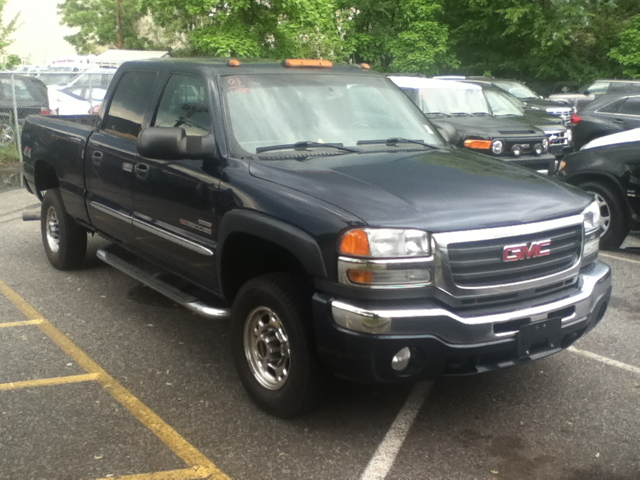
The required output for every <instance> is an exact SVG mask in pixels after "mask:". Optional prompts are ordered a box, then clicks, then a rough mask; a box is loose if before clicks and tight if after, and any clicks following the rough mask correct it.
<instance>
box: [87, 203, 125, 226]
mask: <svg viewBox="0 0 640 480" xmlns="http://www.w3.org/2000/svg"><path fill="white" fill-rule="evenodd" d="M89 205H91V206H92V207H93V208H95V209H96V210H98V211H100V212H102V213H106V214H107V215H111V216H112V217H114V218H117V219H118V220H122V221H123V222H127V223H129V224H130V223H131V221H132V220H133V217H132V216H131V215H128V214H126V213H124V212H121V211H119V210H116V209H114V208H111V207H107V206H106V205H103V204H101V203H98V202H96V201H91V202H89Z"/></svg>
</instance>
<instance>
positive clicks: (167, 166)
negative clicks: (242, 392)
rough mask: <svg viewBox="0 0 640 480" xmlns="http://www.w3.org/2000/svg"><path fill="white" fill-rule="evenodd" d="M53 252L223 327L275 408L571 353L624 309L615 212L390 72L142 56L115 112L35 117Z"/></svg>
mask: <svg viewBox="0 0 640 480" xmlns="http://www.w3.org/2000/svg"><path fill="white" fill-rule="evenodd" d="M23 146H24V151H23V154H24V161H25V163H24V177H25V180H26V186H27V189H28V190H29V191H30V192H32V193H34V194H36V195H37V196H38V197H39V198H40V199H41V200H42V210H41V212H42V215H41V231H42V239H43V244H44V249H45V252H46V255H47V257H48V259H49V261H50V262H51V264H52V265H53V266H54V267H55V268H58V269H72V268H77V267H79V266H80V265H81V264H82V261H83V259H84V256H85V250H86V242H87V232H90V233H97V234H99V235H101V236H102V237H105V238H106V239H108V240H110V241H111V243H110V245H109V246H108V247H106V248H104V249H101V250H100V251H99V252H98V256H99V257H100V258H101V259H102V260H104V261H105V262H106V263H108V264H110V265H112V266H114V267H116V268H118V269H120V270H122V271H123V272H125V273H127V274H128V275H131V276H132V277H134V278H135V279H137V280H139V281H140V282H143V283H145V284H147V285H149V286H150V287H152V288H154V289H156V290H158V291H159V292H161V293H163V294H165V295H167V296H168V297H169V298H171V299H173V300H174V301H176V302H179V303H180V304H182V305H184V306H185V307H186V308H189V309H191V310H193V311H196V312H199V313H200V314H202V315H205V316H207V317H210V318H226V317H230V319H231V321H230V328H231V336H230V344H231V351H232V352H233V356H234V362H235V365H236V369H237V372H238V375H239V377H240V380H241V381H242V383H243V385H244V387H245V388H246V390H247V392H248V393H249V395H250V397H251V398H252V399H253V400H254V401H255V402H256V403H257V404H258V405H259V406H260V407H262V408H263V409H264V410H266V411H267V412H269V413H271V414H273V415H276V416H280V417H290V416H294V415H299V414H301V413H303V412H305V411H308V410H309V409H310V408H312V407H313V406H314V405H315V404H316V403H317V402H318V400H319V399H320V398H321V397H322V394H323V393H324V392H325V391H326V389H325V387H324V385H325V383H324V382H326V381H327V379H328V378H329V377H330V376H329V375H327V373H329V372H332V373H334V374H337V375H341V376H344V377H348V378H351V379H355V380H360V381H374V382H413V381H416V380H418V379H435V378H437V377H439V376H440V375H464V374H471V373H478V372H486V371H489V370H495V369H499V368H503V367H507V366H511V365H516V364H522V363H527V362H531V361H532V360H536V359H539V358H542V357H545V356H547V355H550V354H553V353H556V352H558V351H560V350H562V349H564V348H566V347H568V346H569V345H571V344H572V343H573V342H575V341H576V340H577V339H578V338H580V337H581V336H582V335H584V334H585V333H586V332H588V331H589V330H591V329H592V328H593V327H594V326H595V325H596V324H597V323H598V322H599V321H600V320H601V319H602V317H603V316H604V314H605V311H606V309H607V304H608V302H609V298H610V295H611V280H610V269H609V267H608V266H606V265H605V264H603V263H601V262H600V261H598V260H597V257H598V237H599V234H600V221H599V212H600V210H599V207H598V204H597V203H596V202H595V201H594V198H593V196H592V195H589V194H587V193H585V192H583V191H581V190H579V189H577V188H575V187H571V186H566V185H563V184H561V183H560V182H558V181H557V180H555V179H553V178H547V177H543V176H541V175H538V174H536V173H534V172H532V171H531V170H528V169H525V168H521V167H518V166H514V165H510V164H508V163H505V162H502V161H500V160H497V159H493V158H490V157H488V156H485V155H480V154H477V153H474V152H471V151H468V150H466V149H460V148H456V147H453V146H450V145H448V144H447V143H446V142H445V141H444V140H443V139H442V137H441V136H440V135H439V134H438V132H437V130H436V129H435V128H434V127H433V125H432V124H431V123H430V122H429V120H427V118H426V117H425V116H424V115H423V114H422V112H421V111H420V110H419V109H418V108H417V107H416V106H415V105H414V104H413V103H412V102H411V100H409V98H408V97H407V96H406V95H405V94H404V93H403V92H402V91H401V90H400V89H398V88H397V87H395V86H394V85H393V84H392V83H391V81H390V80H389V79H387V78H386V77H384V76H382V75H379V74H376V73H373V72H371V71H369V69H368V68H367V66H366V65H363V66H359V65H351V66H334V65H333V64H332V63H331V62H327V61H320V60H295V59H294V60H286V61H284V62H282V63H277V64H251V63H241V62H240V61H238V60H235V59H233V60H229V61H228V62H226V61H224V62H223V61H220V62H216V61H210V60H160V61H158V60H156V61H141V62H130V63H125V64H124V65H123V66H122V67H120V69H119V70H118V72H117V73H116V75H115V78H114V80H113V82H112V83H111V85H110V86H109V90H108V92H107V96H106V98H105V101H104V103H103V108H102V109H101V112H100V115H99V116H90V115H87V116H76V117H44V116H33V117H29V118H28V120H27V122H26V125H25V128H24V131H23Z"/></svg>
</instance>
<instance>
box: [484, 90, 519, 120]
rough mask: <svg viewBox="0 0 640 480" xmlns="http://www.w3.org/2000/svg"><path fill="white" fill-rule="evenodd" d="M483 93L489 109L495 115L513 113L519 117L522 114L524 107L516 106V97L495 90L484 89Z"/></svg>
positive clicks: (512, 114)
mask: <svg viewBox="0 0 640 480" xmlns="http://www.w3.org/2000/svg"><path fill="white" fill-rule="evenodd" d="M484 94H485V96H486V97H487V101H488V102H489V106H490V107H491V111H492V112H493V114H494V115H495V116H497V117H503V116H514V115H515V116H518V117H521V116H523V115H524V109H523V108H522V107H520V106H518V104H520V100H518V99H517V98H516V97H514V96H512V95H509V94H508V93H502V92H498V91H496V90H484ZM516 102H518V103H516Z"/></svg>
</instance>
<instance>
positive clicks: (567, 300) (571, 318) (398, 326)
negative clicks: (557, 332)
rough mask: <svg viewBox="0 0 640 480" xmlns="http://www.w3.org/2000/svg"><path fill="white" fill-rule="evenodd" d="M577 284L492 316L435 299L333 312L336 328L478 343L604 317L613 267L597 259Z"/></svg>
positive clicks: (338, 306)
mask: <svg viewBox="0 0 640 480" xmlns="http://www.w3.org/2000/svg"><path fill="white" fill-rule="evenodd" d="M577 285H578V289H577V291H575V290H574V291H573V292H572V294H570V295H569V296H567V297H564V298H561V299H557V300H555V301H551V302H549V303H544V304H537V305H535V304H534V305H531V306H526V307H523V306H522V305H519V306H512V307H510V308H509V307H495V309H496V310H499V311H498V312H496V313H490V314H487V313H484V314H476V315H473V314H469V313H467V312H455V311H453V310H450V309H448V308H444V307H442V306H441V305H440V304H436V303H435V302H433V301H432V300H424V301H421V302H420V303H419V304H415V303H414V304H412V305H411V306H408V307H406V308H393V309H391V308H389V309H388V308H368V307H367V306H366V305H358V304H357V303H356V302H351V301H349V302H347V301H342V300H332V301H331V313H332V316H333V319H334V321H335V322H336V324H337V325H338V326H339V327H341V328H344V329H346V330H348V331H353V332H361V333H366V334H371V335H375V336H378V335H384V336H396V335H397V336H403V335H411V336H414V335H433V336H435V337H438V338H440V339H441V340H443V341H445V342H449V343H453V344H478V343H482V342H491V341H496V340H500V339H505V338H509V337H514V336H515V335H516V334H517V332H518V330H519V328H520V326H521V325H523V324H526V323H534V322H538V321H542V320H546V319H549V318H558V317H561V318H562V326H563V328H564V327H566V326H570V325H573V324H578V323H581V322H585V321H587V320H589V319H590V318H594V313H595V314H596V316H598V312H595V310H596V309H598V310H599V311H600V310H602V312H603V313H604V310H606V306H607V305H606V303H607V302H608V296H609V295H610V292H611V269H610V268H609V266H608V265H606V264H604V263H602V262H599V261H597V262H595V263H593V264H591V265H589V266H587V267H585V268H583V269H582V270H581V271H580V274H579V277H578V284H577ZM603 300H604V302H603ZM598 320H599V319H598Z"/></svg>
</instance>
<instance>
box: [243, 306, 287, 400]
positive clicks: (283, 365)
mask: <svg viewBox="0 0 640 480" xmlns="http://www.w3.org/2000/svg"><path fill="white" fill-rule="evenodd" d="M244 354H245V356H246V357H247V361H248V362H249V367H250V368H251V373H253V376H254V378H255V379H256V380H257V381H258V383H259V384H260V385H262V386H263V387H264V388H267V389H269V390H278V389H280V388H282V387H283V385H284V384H285V383H286V381H287V378H289V369H290V364H291V352H290V349H289V337H288V336H287V332H286V331H285V329H284V325H283V324H282V321H281V320H280V318H279V317H278V315H277V314H276V313H275V312H274V311H273V310H271V309H270V308H268V307H257V308H254V309H253V310H252V311H251V312H250V313H249V315H248V316H247V319H246V321H245V323H244Z"/></svg>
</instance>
